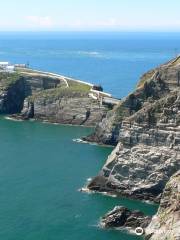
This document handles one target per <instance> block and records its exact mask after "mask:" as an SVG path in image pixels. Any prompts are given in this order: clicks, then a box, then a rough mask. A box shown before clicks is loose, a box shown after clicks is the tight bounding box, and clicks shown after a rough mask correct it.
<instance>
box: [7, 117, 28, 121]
mask: <svg viewBox="0 0 180 240" xmlns="http://www.w3.org/2000/svg"><path fill="white" fill-rule="evenodd" d="M4 118H5V119H6V120H10V121H14V122H23V121H24V120H22V119H16V118H13V117H4Z"/></svg>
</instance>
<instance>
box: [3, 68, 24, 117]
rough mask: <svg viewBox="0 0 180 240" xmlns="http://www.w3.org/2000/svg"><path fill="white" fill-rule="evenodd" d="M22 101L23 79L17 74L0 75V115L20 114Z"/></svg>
mask: <svg viewBox="0 0 180 240" xmlns="http://www.w3.org/2000/svg"><path fill="white" fill-rule="evenodd" d="M24 99H25V79H24V77H22V76H20V75H19V74H7V73H0V114H12V113H17V112H20V111H21V109H22V107H23V101H24Z"/></svg>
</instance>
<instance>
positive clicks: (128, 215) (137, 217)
mask: <svg viewBox="0 0 180 240" xmlns="http://www.w3.org/2000/svg"><path fill="white" fill-rule="evenodd" d="M150 221H151V217H148V216H144V214H143V213H142V212H140V211H130V210H129V209H127V208H126V207H123V206H116V207H115V208H114V209H113V210H112V211H110V212H108V213H107V214H106V215H105V216H104V217H103V218H102V219H101V221H100V225H101V226H102V227H104V228H118V227H122V228H127V229H131V230H134V231H135V229H136V228H138V227H141V228H142V229H144V228H146V227H147V225H148V224H149V223H150Z"/></svg>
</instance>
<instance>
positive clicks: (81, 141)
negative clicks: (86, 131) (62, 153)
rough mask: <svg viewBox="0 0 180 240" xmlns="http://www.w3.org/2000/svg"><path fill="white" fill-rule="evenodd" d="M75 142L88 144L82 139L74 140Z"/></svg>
mask: <svg viewBox="0 0 180 240" xmlns="http://www.w3.org/2000/svg"><path fill="white" fill-rule="evenodd" d="M73 142H77V143H88V142H86V141H83V140H82V139H81V138H74V139H73Z"/></svg>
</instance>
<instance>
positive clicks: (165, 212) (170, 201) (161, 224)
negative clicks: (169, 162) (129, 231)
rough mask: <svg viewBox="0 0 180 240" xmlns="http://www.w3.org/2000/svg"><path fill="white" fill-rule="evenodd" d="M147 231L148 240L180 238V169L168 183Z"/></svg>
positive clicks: (177, 239) (173, 239) (174, 239)
mask: <svg viewBox="0 0 180 240" xmlns="http://www.w3.org/2000/svg"><path fill="white" fill-rule="evenodd" d="M145 233H146V238H145V239H146V240H179V239H180V171H178V172H177V173H176V174H174V175H173V176H172V177H171V179H170V181H169V182H168V183H167V184H166V187H165V189H164V192H163V195H162V198H161V203H160V207H159V210H158V212H157V214H156V215H155V216H154V217H153V218H152V221H151V223H150V224H149V225H148V227H147V228H146V231H145Z"/></svg>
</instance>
